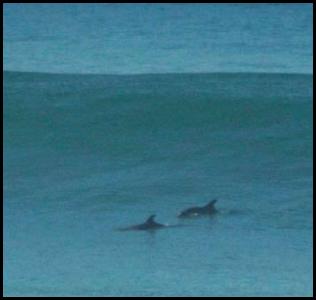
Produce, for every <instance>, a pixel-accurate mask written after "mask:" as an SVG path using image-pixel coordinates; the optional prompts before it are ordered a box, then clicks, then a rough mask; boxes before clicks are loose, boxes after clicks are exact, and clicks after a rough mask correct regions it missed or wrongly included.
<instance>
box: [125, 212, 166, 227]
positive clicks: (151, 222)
mask: <svg viewBox="0 0 316 300" xmlns="http://www.w3.org/2000/svg"><path fill="white" fill-rule="evenodd" d="M155 216H156V215H151V216H150V217H149V218H148V219H147V220H146V222H145V223H142V224H138V225H133V226H129V227H126V228H121V229H120V230H121V231H126V230H154V229H160V228H164V227H167V225H163V224H160V223H157V222H156V221H155V220H154V218H155Z"/></svg>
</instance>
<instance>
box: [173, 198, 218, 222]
mask: <svg viewBox="0 0 316 300" xmlns="http://www.w3.org/2000/svg"><path fill="white" fill-rule="evenodd" d="M216 202H217V199H214V200H212V201H210V202H209V203H208V204H206V205H205V206H194V207H190V208H188V209H185V210H183V211H182V212H181V213H180V214H179V215H178V218H189V217H196V216H201V215H212V214H215V213H216V212H217V209H216V208H215V206H214V205H215V203H216Z"/></svg>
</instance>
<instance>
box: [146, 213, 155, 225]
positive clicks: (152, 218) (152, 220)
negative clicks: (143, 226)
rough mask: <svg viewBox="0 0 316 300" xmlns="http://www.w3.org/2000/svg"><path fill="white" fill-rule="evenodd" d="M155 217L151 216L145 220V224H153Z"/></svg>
mask: <svg viewBox="0 0 316 300" xmlns="http://www.w3.org/2000/svg"><path fill="white" fill-rule="evenodd" d="M155 216H156V215H151V216H150V217H149V218H148V219H147V221H146V223H153V222H155V221H154V218H155Z"/></svg>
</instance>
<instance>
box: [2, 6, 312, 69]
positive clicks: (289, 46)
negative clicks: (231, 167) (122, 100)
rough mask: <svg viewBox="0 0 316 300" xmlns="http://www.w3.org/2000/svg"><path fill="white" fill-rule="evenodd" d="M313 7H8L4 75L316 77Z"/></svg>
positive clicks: (5, 15) (6, 10)
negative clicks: (255, 74)
mask: <svg viewBox="0 0 316 300" xmlns="http://www.w3.org/2000/svg"><path fill="white" fill-rule="evenodd" d="M312 21H313V14H312V4H285V5H280V4H200V5H196V4H141V5H140V4H138V5H135V4H130V5H129V4H124V5H117V4H103V5H100V4H94V5H93V4H64V5H60V4H28V5H25V4H24V5H21V4H5V5H4V67H5V70H13V71H33V72H35V71H36V72H51V73H101V74H114V73H115V74H126V73H133V74H135V73H137V74H139V73H166V72H168V73H170V72H177V73H182V72H196V73H199V72H281V73H312V53H313V47H312V45H313V38H312V36H313V33H312V30H313V29H312V28H313V27H312Z"/></svg>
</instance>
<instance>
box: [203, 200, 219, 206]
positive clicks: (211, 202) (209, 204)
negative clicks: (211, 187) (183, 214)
mask: <svg viewBox="0 0 316 300" xmlns="http://www.w3.org/2000/svg"><path fill="white" fill-rule="evenodd" d="M216 202H217V199H214V200H212V201H210V202H209V203H208V204H207V205H206V206H209V207H210V206H213V205H214V204H215V203H216Z"/></svg>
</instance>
